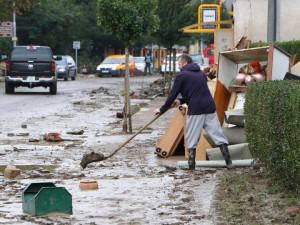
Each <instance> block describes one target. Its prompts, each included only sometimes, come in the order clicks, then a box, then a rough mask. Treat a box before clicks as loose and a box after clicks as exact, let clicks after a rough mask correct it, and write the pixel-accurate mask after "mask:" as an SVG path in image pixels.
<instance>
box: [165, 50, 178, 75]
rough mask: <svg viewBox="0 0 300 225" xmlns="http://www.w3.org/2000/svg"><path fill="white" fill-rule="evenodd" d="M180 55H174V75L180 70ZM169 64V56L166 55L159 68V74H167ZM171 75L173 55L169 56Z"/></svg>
mask: <svg viewBox="0 0 300 225" xmlns="http://www.w3.org/2000/svg"><path fill="white" fill-rule="evenodd" d="M181 55H182V54H181V53H178V54H176V59H175V70H176V73H179V72H180V70H179V68H178V58H179V56H181ZM169 62H170V55H167V57H166V58H165V59H164V61H163V62H162V65H161V67H160V72H161V74H164V72H165V71H166V73H169ZM171 73H173V55H171Z"/></svg>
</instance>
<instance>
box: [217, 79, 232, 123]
mask: <svg viewBox="0 0 300 225" xmlns="http://www.w3.org/2000/svg"><path fill="white" fill-rule="evenodd" d="M230 95H231V94H230V92H229V91H228V90H227V89H226V87H225V86H224V85H223V84H222V83H221V82H220V81H219V80H217V86H216V91H215V94H214V100H215V103H216V107H217V114H218V118H219V121H220V124H221V126H222V125H223V122H224V112H225V111H226V110H227V107H228V104H229V100H230Z"/></svg>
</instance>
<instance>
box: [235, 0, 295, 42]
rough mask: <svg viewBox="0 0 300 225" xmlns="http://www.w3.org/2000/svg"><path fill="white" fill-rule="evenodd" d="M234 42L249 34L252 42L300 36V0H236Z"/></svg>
mask: <svg viewBox="0 0 300 225" xmlns="http://www.w3.org/2000/svg"><path fill="white" fill-rule="evenodd" d="M232 4H233V18H234V43H237V41H238V40H239V39H240V38H241V37H242V36H246V37H247V39H248V40H251V41H252V42H258V41H262V42H274V41H277V42H283V41H291V40H299V39H300V29H299V20H300V8H299V7H300V6H299V5H300V0H235V1H232Z"/></svg>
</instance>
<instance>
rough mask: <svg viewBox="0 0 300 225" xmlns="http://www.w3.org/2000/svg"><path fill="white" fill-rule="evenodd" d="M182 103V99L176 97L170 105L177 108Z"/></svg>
mask: <svg viewBox="0 0 300 225" xmlns="http://www.w3.org/2000/svg"><path fill="white" fill-rule="evenodd" d="M179 105H180V101H179V100H178V99H176V100H175V101H174V102H173V103H172V105H171V106H170V108H175V107H178V106H179Z"/></svg>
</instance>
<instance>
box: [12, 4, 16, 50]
mask: <svg viewBox="0 0 300 225" xmlns="http://www.w3.org/2000/svg"><path fill="white" fill-rule="evenodd" d="M15 6H16V3H15V2H13V37H12V41H13V46H14V47H16V46H17V25H16V11H15Z"/></svg>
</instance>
